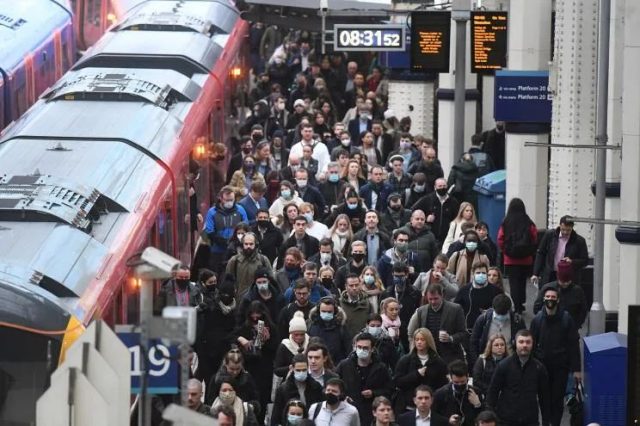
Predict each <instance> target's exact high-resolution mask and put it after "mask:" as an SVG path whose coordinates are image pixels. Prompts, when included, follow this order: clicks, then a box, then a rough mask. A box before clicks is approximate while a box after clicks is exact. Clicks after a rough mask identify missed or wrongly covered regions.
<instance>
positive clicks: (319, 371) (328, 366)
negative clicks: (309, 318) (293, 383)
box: [307, 338, 338, 387]
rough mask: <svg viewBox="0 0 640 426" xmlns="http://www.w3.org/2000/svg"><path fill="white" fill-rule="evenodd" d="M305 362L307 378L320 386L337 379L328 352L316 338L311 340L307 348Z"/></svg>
mask: <svg viewBox="0 0 640 426" xmlns="http://www.w3.org/2000/svg"><path fill="white" fill-rule="evenodd" d="M307 362H308V363H309V376H311V378H313V379H314V380H315V381H316V382H318V383H320V386H322V387H324V385H325V384H326V383H327V381H328V380H330V379H337V378H338V375H337V374H336V373H334V372H333V368H334V365H333V362H332V361H331V355H330V354H329V350H328V349H327V347H326V346H325V344H324V343H321V342H320V339H318V338H314V339H312V340H311V341H310V342H309V346H307Z"/></svg>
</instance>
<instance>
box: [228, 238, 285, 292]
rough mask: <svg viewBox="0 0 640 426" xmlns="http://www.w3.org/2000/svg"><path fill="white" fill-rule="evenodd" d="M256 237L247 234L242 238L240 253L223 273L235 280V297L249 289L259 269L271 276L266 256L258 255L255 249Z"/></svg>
mask: <svg viewBox="0 0 640 426" xmlns="http://www.w3.org/2000/svg"><path fill="white" fill-rule="evenodd" d="M256 240H257V238H256V235H255V234H254V233H253V232H247V233H246V234H244V236H243V237H242V253H240V254H236V255H235V256H233V257H232V258H231V259H229V262H228V263H227V268H226V271H225V273H226V274H228V275H232V276H233V277H234V278H235V279H236V295H237V296H238V297H242V296H243V295H244V294H245V292H246V291H247V290H248V289H249V287H250V286H251V284H252V283H253V281H254V279H255V275H256V273H257V271H258V270H259V269H264V270H265V273H266V274H267V275H268V276H270V277H271V276H273V271H272V270H271V262H269V259H268V258H267V256H265V255H263V254H260V253H259V251H258V249H257V248H256V242H257V241H256Z"/></svg>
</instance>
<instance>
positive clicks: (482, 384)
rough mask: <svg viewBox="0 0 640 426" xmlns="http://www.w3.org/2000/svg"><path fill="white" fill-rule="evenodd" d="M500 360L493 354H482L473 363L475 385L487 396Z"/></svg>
mask: <svg viewBox="0 0 640 426" xmlns="http://www.w3.org/2000/svg"><path fill="white" fill-rule="evenodd" d="M499 362H500V361H497V360H496V359H495V358H494V357H492V356H490V357H488V358H487V357H485V356H484V354H482V355H480V357H478V359H476V362H475V364H474V365H473V385H474V386H475V387H477V388H478V389H479V390H480V392H482V395H483V396H484V397H485V398H486V396H487V392H488V391H489V385H490V384H491V379H492V378H493V373H495V371H496V367H497V365H498V363H499Z"/></svg>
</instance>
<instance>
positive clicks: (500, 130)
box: [480, 121, 506, 170]
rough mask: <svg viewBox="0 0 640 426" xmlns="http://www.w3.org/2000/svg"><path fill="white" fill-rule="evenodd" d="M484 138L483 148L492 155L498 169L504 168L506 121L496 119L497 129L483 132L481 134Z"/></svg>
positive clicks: (481, 137)
mask: <svg viewBox="0 0 640 426" xmlns="http://www.w3.org/2000/svg"><path fill="white" fill-rule="evenodd" d="M480 139H481V140H482V150H483V151H484V152H486V153H487V154H489V156H491V159H492V160H493V164H494V165H495V167H496V170H502V169H504V168H505V167H506V163H505V155H504V150H505V146H504V140H505V123H504V121H496V127H495V129H491V130H487V131H485V132H482V134H481V135H480Z"/></svg>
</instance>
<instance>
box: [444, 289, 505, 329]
mask: <svg viewBox="0 0 640 426" xmlns="http://www.w3.org/2000/svg"><path fill="white" fill-rule="evenodd" d="M502 293H503V291H502V290H500V289H499V288H498V287H496V286H494V285H491V284H489V283H486V284H485V285H484V287H481V288H476V287H474V286H473V285H472V284H465V285H464V286H462V287H461V288H460V291H458V294H457V295H456V298H455V300H454V302H455V303H457V304H458V305H460V306H462V310H463V311H464V317H465V322H466V324H467V330H471V329H473V326H474V324H475V323H476V320H477V319H478V317H479V316H480V315H482V313H483V312H484V311H486V310H487V309H489V308H491V306H492V305H493V298H494V297H496V296H497V295H499V294H502Z"/></svg>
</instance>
